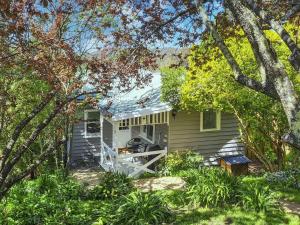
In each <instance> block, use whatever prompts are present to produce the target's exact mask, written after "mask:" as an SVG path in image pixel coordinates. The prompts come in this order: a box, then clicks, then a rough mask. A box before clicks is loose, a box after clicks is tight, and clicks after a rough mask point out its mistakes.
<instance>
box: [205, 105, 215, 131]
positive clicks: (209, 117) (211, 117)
mask: <svg viewBox="0 0 300 225" xmlns="http://www.w3.org/2000/svg"><path fill="white" fill-rule="evenodd" d="M215 128H217V113H216V112H215V111H213V110H207V111H204V112H203V129H204V130H206V129H215Z"/></svg>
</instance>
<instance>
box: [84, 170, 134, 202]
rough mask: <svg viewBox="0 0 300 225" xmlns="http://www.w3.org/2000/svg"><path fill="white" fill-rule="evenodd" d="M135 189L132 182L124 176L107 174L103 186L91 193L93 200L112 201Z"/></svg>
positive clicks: (97, 187)
mask: <svg viewBox="0 0 300 225" xmlns="http://www.w3.org/2000/svg"><path fill="white" fill-rule="evenodd" d="M133 189H134V187H133V184H132V180H131V179H130V178H128V177H127V176H126V175H124V174H119V173H111V172H110V173H105V175H104V178H103V180H102V182H101V184H99V185H97V186H95V187H94V188H93V189H92V190H91V191H90V193H89V197H90V198H92V199H99V200H103V199H112V198H116V197H120V196H123V195H126V194H128V193H129V192H131V191H132V190H133Z"/></svg>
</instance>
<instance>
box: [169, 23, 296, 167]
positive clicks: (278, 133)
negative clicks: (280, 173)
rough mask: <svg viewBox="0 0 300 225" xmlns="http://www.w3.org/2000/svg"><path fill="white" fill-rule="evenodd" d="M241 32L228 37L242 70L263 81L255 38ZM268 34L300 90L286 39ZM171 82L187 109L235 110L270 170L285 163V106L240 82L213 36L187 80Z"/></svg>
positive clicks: (192, 61)
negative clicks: (244, 35)
mask: <svg viewBox="0 0 300 225" xmlns="http://www.w3.org/2000/svg"><path fill="white" fill-rule="evenodd" d="M287 29H288V30H289V29H291V27H287ZM237 34H239V35H238V36H240V37H238V38H237V37H227V38H226V40H225V41H226V45H227V46H228V47H229V49H230V51H231V52H232V54H233V55H234V57H235V58H236V60H237V62H238V64H239V65H240V67H241V69H242V72H243V73H244V74H246V75H247V76H249V77H251V78H254V79H257V80H259V81H261V77H260V74H259V66H258V65H257V63H256V60H255V57H254V54H253V51H252V47H251V45H250V44H249V41H248V40H247V39H246V38H241V36H242V35H243V32H242V31H237ZM266 34H267V36H268V38H269V40H270V42H271V43H272V45H273V46H274V47H275V50H276V53H277V54H278V56H279V58H280V60H281V61H282V62H283V64H284V65H285V67H286V71H287V73H288V75H289V76H290V78H291V80H292V82H293V83H294V85H295V88H296V90H297V91H299V90H300V79H299V76H297V72H296V71H295V70H294V69H293V68H292V67H291V65H290V63H289V62H288V60H287V59H288V56H289V55H290V51H289V49H288V47H287V46H286V45H285V44H284V43H283V42H282V41H280V37H278V35H277V34H276V33H275V32H272V31H267V32H266ZM173 70H174V69H173ZM170 71H172V69H170ZM170 71H169V72H168V73H167V75H168V76H169V77H170V79H171V78H172V76H175V74H176V73H179V72H180V71H175V72H173V74H171V72H170ZM170 74H171V75H170ZM163 83H164V80H163ZM169 83H170V82H169V81H168V80H167V81H166V85H165V89H166V90H164V92H165V93H168V90H169V92H170V93H173V92H174V93H175V92H176V91H177V92H178V93H177V95H178V96H180V104H179V105H180V108H181V109H184V110H190V109H193V110H198V111H200V110H203V109H207V108H214V109H220V110H223V111H228V112H231V113H234V114H235V115H236V117H237V118H238V120H239V122H240V129H241V132H242V138H243V141H244V142H245V143H246V144H247V146H248V149H249V151H252V152H255V154H256V157H258V158H259V159H260V160H261V162H262V163H263V164H264V166H265V168H266V169H268V170H271V171H273V170H275V169H277V168H278V167H279V169H281V167H284V165H285V162H284V159H285V157H284V155H285V146H284V144H283V143H282V141H281V137H282V135H283V134H284V133H285V132H286V130H287V129H288V123H287V120H286V116H285V113H284V111H283V108H282V106H281V104H280V103H278V102H277V101H275V100H272V99H270V98H269V97H267V96H265V95H263V94H261V93H257V92H255V91H253V90H251V89H249V88H246V87H244V86H242V85H240V84H238V83H237V82H236V81H235V79H234V74H233V73H232V70H231V68H230V66H229V65H228V63H227V61H226V59H225V58H224V56H223V55H222V54H221V52H220V50H219V49H218V48H217V47H216V46H214V45H213V41H212V39H208V40H204V41H203V42H201V44H200V45H199V46H194V47H192V49H191V55H190V57H189V69H188V71H187V72H186V75H185V80H184V82H183V83H180V82H176V81H175V82H174V83H172V85H169ZM163 85H164V84H163ZM176 85H177V87H175V86H176ZM173 90H175V91H173ZM178 90H179V91H178ZM166 99H168V97H167V98H166ZM170 99H172V98H170Z"/></svg>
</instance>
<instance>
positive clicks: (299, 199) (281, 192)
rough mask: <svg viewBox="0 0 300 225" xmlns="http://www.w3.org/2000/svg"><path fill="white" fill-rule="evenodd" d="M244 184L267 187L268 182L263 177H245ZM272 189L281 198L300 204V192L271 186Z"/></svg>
mask: <svg viewBox="0 0 300 225" xmlns="http://www.w3.org/2000/svg"><path fill="white" fill-rule="evenodd" d="M243 182H244V183H249V184H250V183H257V184H262V185H264V184H265V185H267V181H266V180H265V178H264V177H261V176H245V177H244V178H243ZM270 187H271V189H272V190H273V191H274V192H275V193H276V194H277V195H278V197H279V198H281V199H284V200H287V201H291V202H296V203H299V204H300V191H299V190H296V189H294V188H286V187H280V186H275V185H270Z"/></svg>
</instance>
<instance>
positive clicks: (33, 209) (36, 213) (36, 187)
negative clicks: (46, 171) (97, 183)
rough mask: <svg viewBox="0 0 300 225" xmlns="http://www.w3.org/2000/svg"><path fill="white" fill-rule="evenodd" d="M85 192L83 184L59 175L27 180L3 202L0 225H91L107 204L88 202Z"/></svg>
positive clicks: (16, 187) (15, 188)
mask: <svg viewBox="0 0 300 225" xmlns="http://www.w3.org/2000/svg"><path fill="white" fill-rule="evenodd" d="M85 193H86V190H85V188H84V187H83V186H82V185H80V184H79V183H77V182H75V181H73V180H72V179H68V178H66V179H65V178H64V177H63V176H62V175H60V174H56V175H42V176H40V177H39V178H38V179H36V180H34V181H24V182H22V183H21V184H19V185H17V186H15V187H14V188H13V189H12V190H11V192H10V193H9V195H8V197H7V198H6V199H4V200H3V205H2V208H1V213H0V221H2V223H1V224H18V225H27V224H28V225H34V224H72V225H73V224H89V223H91V222H92V221H94V220H95V219H96V218H98V217H99V216H100V215H101V213H104V212H105V210H104V209H103V207H104V203H103V204H94V202H93V201H86V200H85V199H86V194H85Z"/></svg>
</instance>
